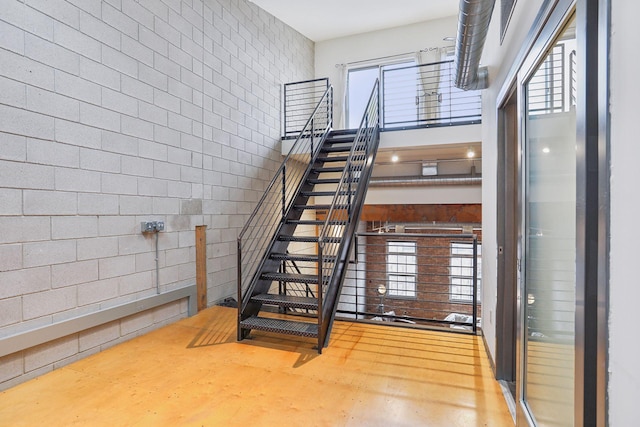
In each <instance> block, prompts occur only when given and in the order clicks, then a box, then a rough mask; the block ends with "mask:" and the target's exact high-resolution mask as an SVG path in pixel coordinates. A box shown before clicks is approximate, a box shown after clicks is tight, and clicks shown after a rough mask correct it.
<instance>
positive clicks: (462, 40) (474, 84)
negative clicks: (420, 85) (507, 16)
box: [454, 0, 495, 90]
mask: <svg viewBox="0 0 640 427" xmlns="http://www.w3.org/2000/svg"><path fill="white" fill-rule="evenodd" d="M494 5H495V0H460V14H459V15H458V34H457V36H456V58H455V68H456V77H455V82H454V83H455V86H456V87H457V88H460V89H463V90H476V89H486V88H487V86H488V85H489V73H488V71H487V67H483V68H480V56H482V49H483V47H484V42H485V40H486V38H487V32H488V31H489V23H490V22H491V14H492V13H493V6H494Z"/></svg>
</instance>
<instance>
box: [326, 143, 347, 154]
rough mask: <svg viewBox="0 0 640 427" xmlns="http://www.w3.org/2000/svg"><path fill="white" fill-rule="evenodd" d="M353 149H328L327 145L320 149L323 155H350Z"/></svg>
mask: <svg viewBox="0 0 640 427" xmlns="http://www.w3.org/2000/svg"><path fill="white" fill-rule="evenodd" d="M349 151H351V147H349V146H346V147H327V146H326V145H325V146H323V147H322V148H321V149H320V152H321V153H348V152H349Z"/></svg>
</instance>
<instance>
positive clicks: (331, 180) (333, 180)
mask: <svg viewBox="0 0 640 427" xmlns="http://www.w3.org/2000/svg"><path fill="white" fill-rule="evenodd" d="M358 179H359V178H354V179H352V180H351V182H353V183H357V182H358ZM307 182H309V183H311V184H339V183H340V178H309V179H307ZM347 182H348V181H347Z"/></svg>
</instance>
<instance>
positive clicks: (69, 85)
mask: <svg viewBox="0 0 640 427" xmlns="http://www.w3.org/2000/svg"><path fill="white" fill-rule="evenodd" d="M312 77H313V43H312V42H311V41H309V40H308V39H306V38H304V37H303V36H301V35H300V34H299V33H297V32H295V31H294V30H292V29H291V28H289V27H287V26H286V25H284V24H283V23H282V22H280V21H278V20H276V19H275V18H274V17H272V16H271V15H269V14H267V13H266V12H264V11H262V10H261V9H259V8H257V7H256V6H255V5H253V4H252V3H250V2H248V1H244V0H232V1H217V0H206V1H202V0H183V1H180V0H107V1H77V0H67V1H66V0H30V1H28V2H24V1H18V0H3V1H2V6H1V7H0V141H1V144H0V336H1V335H10V334H13V333H19V332H21V331H26V330H30V329H32V328H35V327H38V326H42V325H46V324H49V323H52V322H55V321H57V320H62V319H66V318H70V317H73V316H77V315H80V314H86V313H91V312H95V311H98V310H100V309H101V308H102V307H105V306H112V305H115V304H118V303H122V302H126V301H130V300H134V299H137V298H140V297H142V296H146V295H149V294H152V293H155V281H156V277H155V253H154V249H155V247H154V239H153V237H147V236H144V235H142V234H141V233H140V232H139V227H140V226H139V223H140V221H141V220H164V221H165V223H166V231H165V232H163V233H161V234H160V236H159V239H160V240H159V247H160V259H159V262H160V274H159V283H160V288H161V290H162V291H165V290H169V289H172V288H175V287H178V286H181V285H184V284H186V283H191V282H193V281H194V280H195V247H194V239H195V237H194V228H195V226H196V225H200V224H206V225H208V229H207V251H208V261H207V269H208V299H209V303H210V304H211V303H213V302H215V301H218V300H220V299H223V298H224V297H226V296H229V295H233V294H234V292H235V286H236V285H235V276H236V273H235V262H236V261H235V245H236V244H235V241H236V236H237V233H238V230H239V228H240V227H242V225H243V223H244V221H245V219H246V218H247V216H248V214H249V213H250V212H251V210H252V209H253V207H254V205H255V202H256V201H257V200H258V198H259V195H260V194H261V192H262V189H263V188H264V187H265V185H266V183H267V182H268V181H269V180H270V179H271V175H272V173H273V171H274V170H275V169H276V168H277V167H278V165H279V164H280V161H281V160H280V154H279V144H278V140H279V134H280V90H281V89H280V85H281V84H282V83H284V82H287V81H295V80H302V79H308V78H312ZM185 312H186V304H185V303H184V301H182V302H176V303H174V304H171V305H169V306H166V307H160V308H158V309H156V310H154V311H152V312H147V313H141V314H140V315H137V316H133V318H130V319H123V320H121V321H118V322H115V323H113V324H109V325H104V326H102V327H99V328H95V329H92V330H89V331H86V332H83V333H81V334H79V335H76V336H71V337H66V338H62V339H60V340H57V341H54V342H51V343H47V344H44V345H42V346H39V347H36V348H33V349H29V350H26V351H24V352H21V353H19V354H14V355H10V356H7V357H5V358H2V359H0V387H2V388H6V387H8V386H10V385H11V384H15V383H17V382H20V381H23V380H25V379H27V378H31V377H34V376H36V375H39V374H40V373H42V372H45V371H47V370H51V369H53V368H54V367H57V366H60V365H62V364H64V363H68V362H70V361H72V360H75V359H77V358H78V357H82V356H83V355H86V354H90V353H92V352H95V351H99V350H100V349H102V348H104V347H105V346H109V345H112V344H114V343H116V342H119V341H120V340H122V339H126V338H128V337H130V336H135V335H136V334H139V333H142V332H144V331H146V330H149V328H153V327H157V326H158V325H162V324H164V323H166V322H168V321H173V320H175V319H177V318H179V317H183V316H184V315H185Z"/></svg>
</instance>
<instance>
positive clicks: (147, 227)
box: [140, 221, 155, 233]
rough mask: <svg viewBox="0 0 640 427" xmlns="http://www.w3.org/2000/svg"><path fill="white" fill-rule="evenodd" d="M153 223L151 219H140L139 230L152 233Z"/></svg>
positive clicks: (153, 229)
mask: <svg viewBox="0 0 640 427" xmlns="http://www.w3.org/2000/svg"><path fill="white" fill-rule="evenodd" d="M154 224H155V223H154V222H153V221H142V222H141V223H140V231H141V232H143V233H153V232H154V231H155V225H154Z"/></svg>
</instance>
